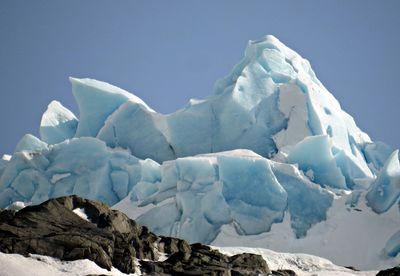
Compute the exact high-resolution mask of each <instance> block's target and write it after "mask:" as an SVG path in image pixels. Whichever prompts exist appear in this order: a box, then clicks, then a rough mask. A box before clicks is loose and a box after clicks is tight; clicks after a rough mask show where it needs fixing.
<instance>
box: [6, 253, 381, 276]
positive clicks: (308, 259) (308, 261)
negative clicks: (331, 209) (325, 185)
mask: <svg viewBox="0 0 400 276" xmlns="http://www.w3.org/2000/svg"><path fill="white" fill-rule="evenodd" d="M216 249H218V250H219V251H221V252H222V253H224V254H226V255H229V256H231V255H235V254H240V253H243V252H248V253H253V254H258V255H261V256H262V257H263V258H264V259H265V260H266V261H267V263H268V266H269V268H270V269H271V270H278V269H291V270H293V271H295V272H296V273H297V275H299V276H308V275H309V276H311V275H319V276H331V275H332V276H333V275H342V276H356V275H360V276H361V275H363V276H368V275H371V276H372V275H375V274H376V272H377V271H353V270H350V269H347V268H344V267H340V266H337V265H334V264H333V263H332V262H330V261H328V260H326V259H323V258H319V257H316V256H312V255H306V254H289V253H277V252H274V251H272V250H267V249H261V248H240V247H226V248H225V247H218V248H216ZM0 268H1V271H0V276H84V275H89V274H99V275H100V274H101V275H110V276H111V275H112V276H123V275H128V274H125V273H122V272H120V271H119V270H118V269H116V268H112V269H111V271H107V270H106V269H103V268H101V267H99V266H98V265H96V264H95V263H94V262H92V261H89V260H77V261H69V262H67V261H60V260H57V259H55V258H51V257H47V256H41V255H31V256H30V257H24V256H21V255H18V254H4V253H1V252H0ZM5 268H6V269H5ZM129 275H131V276H135V275H141V274H140V272H139V271H138V272H137V273H135V274H129Z"/></svg>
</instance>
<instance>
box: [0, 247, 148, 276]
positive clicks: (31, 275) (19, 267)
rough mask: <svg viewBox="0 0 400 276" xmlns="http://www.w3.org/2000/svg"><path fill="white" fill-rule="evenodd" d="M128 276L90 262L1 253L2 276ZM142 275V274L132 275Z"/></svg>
mask: <svg viewBox="0 0 400 276" xmlns="http://www.w3.org/2000/svg"><path fill="white" fill-rule="evenodd" d="M89 274H93V275H110V276H111V275H112V276H123V275H127V274H125V273H122V272H120V271H119V270H118V269H116V268H114V267H113V268H112V269H111V271H108V270H106V269H104V268H101V267H99V266H98V265H97V264H95V263H94V262H92V261H89V260H86V259H85V260H76V261H68V262H67V261H60V260H58V259H55V258H51V257H47V256H41V255H33V254H32V255H30V256H29V257H24V256H22V255H18V254H4V253H1V252H0V275H1V276H81V275H82V276H83V275H89ZM130 275H131V276H133V275H141V274H140V273H135V274H130Z"/></svg>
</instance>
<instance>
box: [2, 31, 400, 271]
mask: <svg viewBox="0 0 400 276" xmlns="http://www.w3.org/2000/svg"><path fill="white" fill-rule="evenodd" d="M70 81H71V84H72V93H73V95H74V97H75V99H76V102H77V104H78V107H79V113H80V116H79V118H77V116H75V115H74V114H73V113H72V112H71V111H70V110H68V109H67V108H66V107H64V106H63V105H62V104H61V103H59V102H57V101H53V102H51V103H50V104H49V106H48V107H47V110H46V111H45V112H44V114H43V116H42V120H41V123H40V131H39V133H40V137H35V136H33V135H31V134H27V135H25V136H24V137H22V139H21V140H20V141H19V143H18V145H17V146H16V149H15V152H14V154H13V155H12V156H8V155H4V156H3V158H2V159H0V207H1V208H4V207H7V206H9V205H11V204H13V203H14V202H25V203H29V204H32V203H33V204H36V203H40V202H43V201H45V200H47V199H49V198H53V197H58V196H64V195H71V194H77V195H79V196H82V197H86V198H89V199H96V200H100V201H102V202H105V203H107V204H108V205H110V206H114V208H117V209H120V210H122V211H124V212H126V213H127V214H128V215H130V216H131V217H132V218H133V219H136V220H137V221H138V222H139V223H140V224H143V225H146V226H148V227H149V228H150V229H151V230H152V231H153V232H155V233H156V234H160V235H168V236H176V237H180V238H184V239H186V240H188V241H189V242H205V243H215V242H216V241H218V240H220V241H222V240H224V239H223V237H221V235H223V234H224V233H227V231H224V229H227V227H228V228H229V229H233V230H232V231H234V233H236V234H237V235H238V236H239V237H243V240H246V237H256V236H258V235H261V236H263V235H265V234H266V233H267V234H268V233H270V234H271V235H273V232H274V229H275V228H276V227H277V225H288V227H289V228H290V231H291V233H292V234H293V237H294V240H296V241H297V240H298V241H305V240H307V238H308V236H309V233H310V232H313V231H314V230H313V229H316V228H318V227H319V225H322V224H324V223H325V222H329V221H330V219H331V218H330V216H331V215H330V212H331V211H332V208H333V206H337V205H340V206H342V207H340V208H339V207H337V208H338V209H340V212H343V213H345V212H350V211H352V212H353V211H354V210H356V211H354V212H356V213H357V212H361V211H357V210H362V212H364V213H368V214H369V212H372V213H371V217H373V218H374V219H373V221H378V219H377V218H376V217H375V216H374V215H373V214H376V215H377V216H378V214H380V215H381V216H382V218H383V217H385V216H389V214H390V217H391V218H394V221H396V220H397V222H396V223H394V224H393V223H387V225H389V226H388V227H390V229H388V231H382V234H380V235H382V238H381V239H377V240H379V244H378V245H377V247H378V248H374V249H369V250H373V251H374V254H375V255H374V256H375V257H374V258H375V259H371V258H372V257H371V258H370V259H368V260H369V261H368V262H369V263H368V262H367V261H365V263H363V262H362V258H358V259H357V258H354V259H355V260H359V261H358V263H353V264H350V265H358V266H359V267H361V268H365V267H367V266H368V265H370V266H371V265H377V266H378V265H380V258H383V257H382V256H384V257H385V258H389V259H390V258H392V259H393V260H397V259H399V257H400V256H398V253H399V251H400V250H398V248H400V242H399V241H400V239H399V238H398V236H399V235H398V234H395V233H396V231H399V230H400V220H399V217H400V213H399V211H398V208H396V205H398V202H399V197H400V188H399V187H400V182H399V181H400V165H399V154H398V151H395V150H393V149H392V148H391V147H390V146H388V145H386V144H384V143H383V142H373V141H371V139H370V137H369V136H368V135H367V134H366V133H364V132H363V131H361V130H360V129H359V128H358V127H357V125H356V123H355V122H354V120H353V118H352V117H351V116H350V115H349V114H347V113H346V112H345V111H343V110H342V109H341V107H340V104H339V102H338V101H337V100H336V99H335V98H334V96H333V95H332V94H331V93H330V92H329V91H328V90H327V89H326V88H325V87H324V86H323V84H322V83H321V82H320V81H319V80H318V79H317V77H316V75H315V73H314V71H313V70H312V68H311V66H310V63H309V62H308V61H307V60H306V59H304V58H302V57H301V56H300V55H298V54H297V53H296V52H294V51H293V50H291V49H290V48H288V47H287V46H285V45H284V44H283V43H282V42H280V41H279V40H278V39H277V38H275V37H273V36H266V37H264V38H262V39H260V40H256V41H250V42H249V44H248V46H247V48H246V50H245V55H244V58H243V60H242V61H240V63H239V64H237V65H236V66H235V67H234V68H233V70H232V71H231V72H230V74H228V75H227V76H226V77H225V78H223V79H221V80H219V81H217V82H216V85H215V88H214V95H212V96H210V97H207V98H205V99H203V100H198V99H191V100H190V101H189V103H188V104H187V105H186V106H185V107H184V108H183V109H180V110H178V111H176V112H175V113H172V114H168V115H164V114H161V113H158V112H156V111H154V110H153V109H151V108H150V107H149V106H148V105H147V104H146V103H145V102H143V101H142V100H141V99H140V98H138V97H136V96H135V95H133V94H131V93H129V92H127V91H125V90H123V89H121V88H118V87H116V86H113V85H111V84H108V83H105V82H101V81H97V80H93V79H78V78H70ZM344 199H345V200H344ZM364 205H365V206H364ZM335 208H336V207H335ZM394 209H396V210H395V211H393V210H394ZM354 212H353V213H354ZM353 213H352V215H351V216H353ZM359 217H362V216H361V215H359ZM366 217H367V216H366ZM377 223H378V222H377ZM326 227H329V226H326ZM340 227H341V228H340ZM340 227H339V228H340V230H337V231H344V232H346V231H350V230H349V229H346V228H347V227H350V226H340ZM382 227H383V226H382ZM339 228H338V229H339ZM393 228H394V229H393ZM344 229H346V230H344ZM228 232H229V231H228ZM367 232H368V231H367ZM383 232H384V234H383ZM368 233H369V232H368ZM371 235H373V233H371ZM354 238H355V239H357V238H358V239H359V241H364V242H365V243H367V242H368V240H369V239H371V237H370V236H368V235H359V236H357V235H354ZM235 239H236V238H235ZM264 240H267V241H266V242H265V246H267V245H268V239H264ZM360 243H361V242H360ZM228 245H229V244H228ZM258 246H262V244H261V245H258ZM321 246H323V245H322V244H321ZM307 248H311V247H310V246H309V245H307V244H306V243H304V244H302V247H301V249H302V250H305V251H307ZM275 249H276V250H279V248H275ZM285 249H287V250H288V251H291V248H285ZM310 250H311V249H310ZM324 252H325V251H324ZM310 253H313V254H315V253H316V252H314V251H313V252H310ZM317 253H318V252H317ZM324 254H325V253H324ZM349 254H350V255H351V254H354V255H356V254H361V253H359V252H357V249H354V250H353V251H352V252H349ZM326 256H328V257H329V258H331V259H333V260H339V261H340V262H341V256H340V252H336V253H332V252H326ZM367 268H369V267H367ZM374 268H375V267H374Z"/></svg>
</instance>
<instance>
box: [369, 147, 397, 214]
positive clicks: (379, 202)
mask: <svg viewBox="0 0 400 276" xmlns="http://www.w3.org/2000/svg"><path fill="white" fill-rule="evenodd" d="M399 196H400V162H399V150H395V151H394V152H393V153H392V154H391V155H390V156H389V158H388V159H387V160H386V163H385V166H384V167H383V168H382V170H381V171H380V173H379V175H378V177H377V179H376V180H375V182H374V183H373V184H372V186H371V189H370V190H369V192H368V194H367V200H368V204H369V205H370V206H371V208H372V209H373V210H374V211H375V212H377V213H383V212H386V211H387V210H388V209H389V208H390V207H392V205H393V204H394V203H395V202H396V201H397V200H398V198H399Z"/></svg>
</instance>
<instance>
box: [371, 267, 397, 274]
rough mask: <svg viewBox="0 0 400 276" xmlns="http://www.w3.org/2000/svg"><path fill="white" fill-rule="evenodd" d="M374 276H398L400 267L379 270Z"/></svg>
mask: <svg viewBox="0 0 400 276" xmlns="http://www.w3.org/2000/svg"><path fill="white" fill-rule="evenodd" d="M376 276H400V266H396V267H393V268H389V269H386V270H381V271H379V272H378V274H376Z"/></svg>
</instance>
